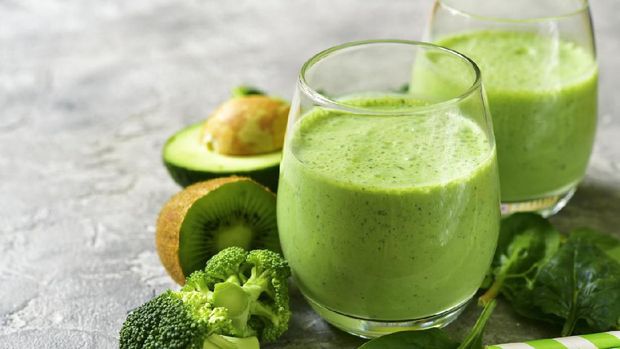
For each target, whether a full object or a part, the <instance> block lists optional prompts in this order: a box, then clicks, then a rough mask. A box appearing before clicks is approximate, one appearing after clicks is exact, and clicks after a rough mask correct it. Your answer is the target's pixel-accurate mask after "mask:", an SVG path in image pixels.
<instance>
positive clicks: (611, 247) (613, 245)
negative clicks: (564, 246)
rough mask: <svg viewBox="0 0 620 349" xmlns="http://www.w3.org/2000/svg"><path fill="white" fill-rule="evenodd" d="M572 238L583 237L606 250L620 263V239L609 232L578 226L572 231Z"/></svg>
mask: <svg viewBox="0 0 620 349" xmlns="http://www.w3.org/2000/svg"><path fill="white" fill-rule="evenodd" d="M570 236H571V238H581V239H582V240H584V241H587V242H590V243H592V244H594V245H596V246H597V247H598V248H600V249H601V250H603V251H605V253H607V255H608V256H609V257H611V258H612V259H614V260H615V261H616V262H618V263H620V240H619V239H617V238H616V237H614V236H611V235H609V234H605V233H601V232H600V231H598V230H595V229H591V228H578V229H575V230H573V231H572V232H571V233H570Z"/></svg>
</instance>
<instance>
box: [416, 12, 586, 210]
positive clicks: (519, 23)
mask: <svg viewBox="0 0 620 349" xmlns="http://www.w3.org/2000/svg"><path fill="white" fill-rule="evenodd" d="M426 39H427V40H429V41H432V42H435V43H437V44H439V45H441V46H446V47H450V48H452V49H454V50H456V51H459V52H461V53H463V54H465V55H467V56H468V57H470V58H471V59H473V60H474V61H475V62H476V63H477V64H478V65H479V66H480V69H481V70H482V74H483V76H484V83H485V88H486V92H487V95H488V97H489V106H490V110H491V115H492V116H493V126H494V128H495V137H496V140H497V156H498V161H499V174H500V182H501V195H502V213H505V214H509V213H512V212H516V211H538V212H541V213H542V214H543V215H551V214H554V213H556V212H557V211H559V210H560V209H562V207H564V205H566V203H567V202H568V200H570V198H571V196H572V195H573V193H574V192H575V189H576V187H577V185H578V183H579V182H580V181H581V179H582V178H583V176H584V174H585V171H586V167H587V165H588V160H589V157H590V153H591V151H592V145H593V142H594V133H595V129H596V113H597V81H598V69H597V64H596V57H595V46H594V34H593V30H592V21H591V17H590V11H589V6H588V2H587V1H586V0H519V1H497V0H436V1H435V6H434V10H433V12H432V17H431V21H430V25H429V28H428V31H427V36H426Z"/></svg>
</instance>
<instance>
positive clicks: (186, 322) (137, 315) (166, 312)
mask: <svg viewBox="0 0 620 349" xmlns="http://www.w3.org/2000/svg"><path fill="white" fill-rule="evenodd" d="M205 338H206V323H204V322H202V321H196V319H195V318H193V317H192V315H191V314H190V312H188V311H187V307H186V306H185V304H184V303H183V301H182V300H181V299H179V298H178V297H176V296H174V295H173V292H172V291H167V292H165V293H163V294H161V295H159V296H157V297H155V298H153V299H151V300H150V301H148V302H147V303H145V304H144V305H142V306H140V307H139V308H137V309H135V310H134V311H132V312H131V313H130V314H129V315H128V316H127V320H125V323H124V324H123V328H122V329H121V333H120V348H124V349H141V348H171V349H198V348H202V343H203V342H204V340H205Z"/></svg>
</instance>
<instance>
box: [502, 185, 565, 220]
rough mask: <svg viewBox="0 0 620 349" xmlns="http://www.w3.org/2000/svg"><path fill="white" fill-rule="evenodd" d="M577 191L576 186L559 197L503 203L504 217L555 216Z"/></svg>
mask: <svg viewBox="0 0 620 349" xmlns="http://www.w3.org/2000/svg"><path fill="white" fill-rule="evenodd" d="M576 190H577V187H576V186H574V187H572V188H570V189H569V190H568V191H566V192H564V193H562V194H558V195H552V196H547V197H544V198H538V199H534V200H529V201H517V202H502V215H503V216H508V215H510V214H513V213H516V212H538V213H540V214H541V215H542V216H543V217H545V218H546V217H549V216H553V215H554V214H556V213H558V212H560V210H561V209H563V208H564V206H566V204H568V202H569V201H570V199H571V198H572V197H573V195H574V194H575V191H576Z"/></svg>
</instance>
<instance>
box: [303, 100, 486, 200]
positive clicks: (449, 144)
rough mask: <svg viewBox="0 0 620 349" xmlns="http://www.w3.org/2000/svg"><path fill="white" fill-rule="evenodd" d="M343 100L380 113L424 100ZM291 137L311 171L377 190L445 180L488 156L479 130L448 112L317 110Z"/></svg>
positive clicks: (469, 169) (455, 176) (452, 177)
mask: <svg viewBox="0 0 620 349" xmlns="http://www.w3.org/2000/svg"><path fill="white" fill-rule="evenodd" d="M343 103H346V104H348V105H353V106H356V107H364V108H370V109H376V110H384V111H388V110H392V111H394V110H396V109H397V108H402V107H408V106H409V107H410V106H416V105H420V104H424V103H423V102H420V101H417V100H413V99H410V98H407V97H395V96H391V97H385V96H379V97H356V98H352V99H347V100H344V101H343ZM343 140H346V142H343ZM292 141H293V143H292V149H293V153H294V154H295V156H296V157H297V158H298V160H299V161H300V162H301V163H303V164H304V165H305V166H307V167H308V168H310V169H312V170H313V171H316V172H318V173H320V174H321V175H324V176H327V177H329V178H334V179H335V180H338V181H342V182H346V183H355V184H359V185H365V186H368V187H380V188H386V187H387V188H389V187H410V186H411V185H416V186H423V185H429V184H436V183H441V182H445V181H447V180H451V179H454V178H458V177H461V176H463V175H466V174H468V173H470V172H472V171H473V169H474V168H476V166H478V165H479V164H480V163H481V162H483V161H484V160H485V159H486V158H488V157H489V155H490V154H491V146H490V144H489V140H488V138H487V136H486V135H485V134H484V132H483V131H482V129H480V127H479V126H478V125H477V124H475V123H474V122H473V121H470V120H468V119H467V118H465V117H463V116H461V115H458V114H456V112H455V111H454V110H440V111H433V112H422V113H411V112H407V111H403V113H402V115H393V114H391V115H364V114H357V113H356V114H353V113H346V112H338V111H335V110H330V109H324V108H317V109H315V110H314V111H312V112H310V113H309V114H307V115H305V116H304V117H303V122H302V123H301V126H300V127H299V128H298V129H297V130H296V132H295V136H294V137H293V140H292Z"/></svg>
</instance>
